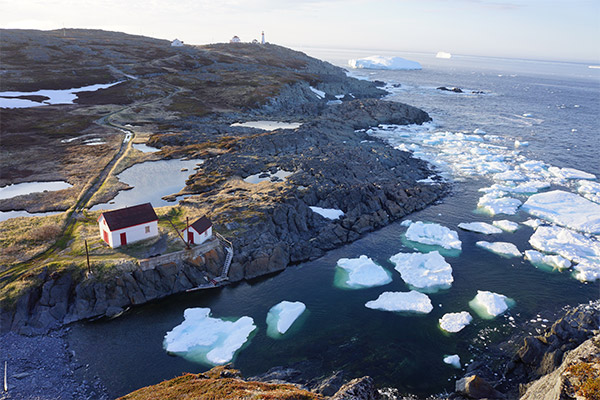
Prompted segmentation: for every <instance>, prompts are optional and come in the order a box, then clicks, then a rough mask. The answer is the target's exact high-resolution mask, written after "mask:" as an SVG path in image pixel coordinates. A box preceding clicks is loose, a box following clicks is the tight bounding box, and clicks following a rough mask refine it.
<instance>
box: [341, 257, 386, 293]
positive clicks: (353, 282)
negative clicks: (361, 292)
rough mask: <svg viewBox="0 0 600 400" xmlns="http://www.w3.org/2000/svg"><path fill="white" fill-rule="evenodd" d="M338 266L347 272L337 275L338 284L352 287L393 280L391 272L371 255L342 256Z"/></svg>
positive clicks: (370, 285) (371, 285) (378, 284)
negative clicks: (371, 257) (378, 263)
mask: <svg viewBox="0 0 600 400" xmlns="http://www.w3.org/2000/svg"><path fill="white" fill-rule="evenodd" d="M337 266H338V268H340V269H342V270H343V271H344V272H345V274H342V275H340V276H337V274H336V278H335V281H336V285H337V286H341V287H347V288H351V289H362V288H366V287H373V286H381V285H386V284H388V283H390V282H391V281H392V277H391V274H390V273H389V272H388V271H387V270H386V269H385V268H383V267H382V266H380V265H377V264H375V262H374V261H373V260H371V259H370V258H369V257H367V256H365V255H362V256H360V257H359V258H340V259H339V260H338V262H337Z"/></svg>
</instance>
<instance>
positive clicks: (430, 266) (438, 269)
mask: <svg viewBox="0 0 600 400" xmlns="http://www.w3.org/2000/svg"><path fill="white" fill-rule="evenodd" d="M390 261H391V262H392V263H394V264H395V265H396V267H395V269H396V271H398V272H399V273H400V276H402V279H403V280H404V282H406V283H407V284H408V285H409V286H410V287H411V288H414V289H432V288H449V287H450V285H451V284H452V282H453V281H454V278H453V277H452V267H451V266H450V264H448V263H447V262H446V260H445V259H444V257H442V255H441V254H440V253H439V252H437V251H432V252H431V253H425V254H423V253H398V254H396V255H393V256H392V257H391V258H390Z"/></svg>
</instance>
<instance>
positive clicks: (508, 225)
mask: <svg viewBox="0 0 600 400" xmlns="http://www.w3.org/2000/svg"><path fill="white" fill-rule="evenodd" d="M492 224H494V226H497V227H498V228H500V229H502V230H503V231H506V232H510V233H513V232H514V231H516V230H517V229H519V224H517V223H516V222H513V221H509V220H507V219H501V220H500V221H494V222H492Z"/></svg>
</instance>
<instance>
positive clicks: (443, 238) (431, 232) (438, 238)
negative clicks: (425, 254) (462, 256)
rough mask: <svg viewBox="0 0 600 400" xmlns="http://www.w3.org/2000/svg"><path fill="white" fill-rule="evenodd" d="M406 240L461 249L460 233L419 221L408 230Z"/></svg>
mask: <svg viewBox="0 0 600 400" xmlns="http://www.w3.org/2000/svg"><path fill="white" fill-rule="evenodd" d="M406 238H407V239H408V240H412V241H413V242H419V243H423V244H431V245H436V246H442V247H443V248H445V249H457V250H460V249H461V241H460V240H459V239H458V233H456V231H453V230H450V229H448V228H446V227H445V226H442V225H439V224H433V223H431V224H425V223H423V222H421V221H417V222H415V223H413V224H411V225H410V226H409V227H408V229H407V230H406Z"/></svg>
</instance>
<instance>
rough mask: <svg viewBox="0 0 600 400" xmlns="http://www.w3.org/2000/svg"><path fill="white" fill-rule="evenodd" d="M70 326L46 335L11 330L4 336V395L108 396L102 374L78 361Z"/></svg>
mask: <svg viewBox="0 0 600 400" xmlns="http://www.w3.org/2000/svg"><path fill="white" fill-rule="evenodd" d="M67 331H68V328H67V329H61V330H58V331H54V332H51V333H49V334H48V335H46V336H22V335H18V334H16V333H14V332H9V333H6V334H3V335H1V336H0V343H1V346H0V362H1V363H2V364H1V365H0V369H1V370H2V379H4V365H5V362H7V378H8V392H4V388H2V389H1V390H2V391H1V392H0V399H7V400H8V399H15V400H16V399H19V400H59V399H60V400H63V399H64V400H70V399H73V400H75V399H76V400H80V399H94V400H96V399H97V400H105V399H108V398H109V397H108V395H107V394H106V389H105V388H104V385H102V383H101V382H100V379H99V378H98V377H93V376H90V374H89V372H88V371H87V367H88V366H86V365H82V364H80V363H78V362H77V359H76V357H75V354H74V353H73V352H72V351H71V350H69V346H68V344H67V341H66V340H65V339H64V336H65V334H66V332H67Z"/></svg>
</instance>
